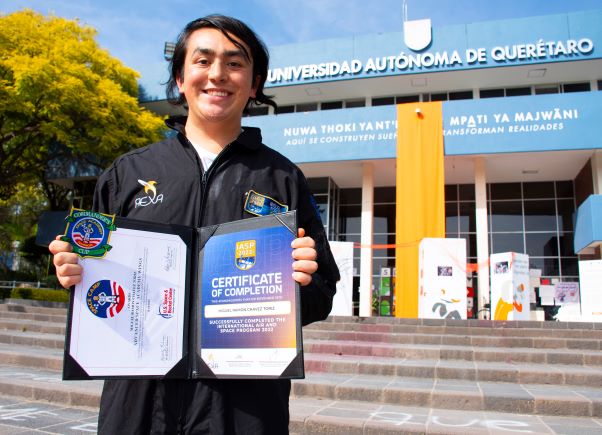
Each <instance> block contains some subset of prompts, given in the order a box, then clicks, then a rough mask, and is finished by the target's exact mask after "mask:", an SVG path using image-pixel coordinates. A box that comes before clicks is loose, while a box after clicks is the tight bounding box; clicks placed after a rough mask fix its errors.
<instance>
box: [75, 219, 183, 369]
mask: <svg viewBox="0 0 602 435" xmlns="http://www.w3.org/2000/svg"><path fill="white" fill-rule="evenodd" d="M89 232H91V230H90V231H89ZM82 237H83V236H82ZM110 246H111V247H110V250H109V251H108V252H107V253H106V256H105V257H104V258H100V259H97V258H83V259H80V260H79V261H80V264H82V266H83V268H84V274H83V281H82V282H81V283H79V284H78V285H77V286H76V287H75V291H74V295H73V306H72V314H71V322H70V327H71V331H70V332H71V334H70V337H69V339H70V341H69V343H68V346H69V348H68V355H69V356H70V358H72V359H73V361H74V362H75V363H77V365H79V366H80V367H81V369H82V370H83V371H84V372H85V373H86V374H87V375H88V376H90V377H111V376H116V377H127V376H130V377H139V376H164V375H165V374H167V372H169V371H170V370H171V369H172V368H173V367H174V366H175V365H176V364H177V363H178V362H179V361H180V360H181V359H182V358H183V346H184V344H183V342H182V341H183V329H184V317H185V312H184V311H185V288H186V245H185V243H184V242H183V241H182V239H181V238H180V237H179V236H178V235H176V234H168V233H161V232H152V231H139V230H136V229H132V228H123V227H118V228H117V229H116V230H115V231H112V233H111V236H110Z"/></svg>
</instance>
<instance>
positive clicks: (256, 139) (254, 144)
mask: <svg viewBox="0 0 602 435" xmlns="http://www.w3.org/2000/svg"><path fill="white" fill-rule="evenodd" d="M186 119H187V117H186V116H173V117H171V118H168V119H167V120H166V121H165V124H166V125H167V126H168V127H169V128H171V129H172V130H175V131H177V132H178V133H180V134H181V135H183V136H184V137H186V131H185V130H184V126H185V125H186ZM235 142H238V143H239V144H241V145H243V146H245V147H246V148H249V149H250V150H256V149H258V148H259V146H260V145H261V130H260V129H258V128H257V127H243V128H242V131H241V132H240V135H239V136H238V137H237V138H236V140H235Z"/></svg>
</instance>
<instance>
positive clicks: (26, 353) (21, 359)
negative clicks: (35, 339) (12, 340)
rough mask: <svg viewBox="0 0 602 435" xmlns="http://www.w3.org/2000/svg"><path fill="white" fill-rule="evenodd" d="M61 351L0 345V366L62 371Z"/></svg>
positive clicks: (62, 352)
mask: <svg viewBox="0 0 602 435" xmlns="http://www.w3.org/2000/svg"><path fill="white" fill-rule="evenodd" d="M63 354H64V351H63V349H49V348H40V347H31V346H20V345H14V344H3V343H0V364H2V365H14V366H19V367H27V368H34V369H35V368H37V369H48V370H56V371H62V370H63Z"/></svg>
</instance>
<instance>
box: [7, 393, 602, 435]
mask: <svg viewBox="0 0 602 435" xmlns="http://www.w3.org/2000/svg"><path fill="white" fill-rule="evenodd" d="M291 411H292V414H293V415H292V420H293V423H292V427H291V430H292V432H291V433H293V434H294V433H296V432H294V430H295V423H294V421H295V420H296V421H302V420H303V419H304V418H310V419H311V424H310V425H307V424H306V425H305V429H306V431H307V430H310V431H311V432H305V433H314V434H325V433H328V434H339V433H340V434H342V433H344V432H340V431H339V430H337V426H338V425H337V421H338V419H340V418H341V417H343V418H345V419H347V420H348V421H351V422H355V423H356V424H353V425H352V426H355V428H356V429H357V432H355V431H354V433H365V434H393V433H425V432H428V433H434V434H512V433H529V434H567V435H572V434H574V435H590V434H591V435H596V434H602V419H598V420H596V419H592V420H591V421H586V420H584V419H580V418H568V417H547V416H543V417H542V416H530V415H525V416H516V415H508V414H504V413H494V412H464V411H453V410H434V409H425V408H412V407H398V406H390V405H380V404H374V405H369V404H366V403H361V402H338V401H331V400H317V399H306V398H303V399H297V400H296V404H295V407H294V409H291ZM97 416H98V411H97V410H96V409H93V408H76V407H61V406H56V405H52V404H49V403H43V402H36V401H27V400H19V399H16V398H12V397H1V396H0V434H3V435H4V434H6V435H13V434H20V435H26V434H64V435H75V434H91V433H96V419H97ZM345 430H346V431H348V430H349V428H346V429H345Z"/></svg>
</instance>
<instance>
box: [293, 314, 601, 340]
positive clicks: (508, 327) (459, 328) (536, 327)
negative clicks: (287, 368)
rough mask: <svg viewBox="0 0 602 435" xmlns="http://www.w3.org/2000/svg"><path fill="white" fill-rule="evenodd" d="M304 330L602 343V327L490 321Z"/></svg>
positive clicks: (349, 320) (342, 321) (364, 321)
mask: <svg viewBox="0 0 602 435" xmlns="http://www.w3.org/2000/svg"><path fill="white" fill-rule="evenodd" d="M304 330H322V331H359V332H372V333H378V334H390V333H402V334H403V333H405V334H443V335H462V336H466V335H467V336H488V337H522V338H528V337H533V338H542V337H551V338H584V339H597V340H601V339H602V323H582V322H530V321H525V322H518V321H515V322H498V321H490V320H478V321H475V320H446V321H443V320H434V319H395V318H391V317H370V318H356V317H329V318H328V319H326V320H325V321H322V322H316V323H313V324H311V325H308V326H306V327H304Z"/></svg>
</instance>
